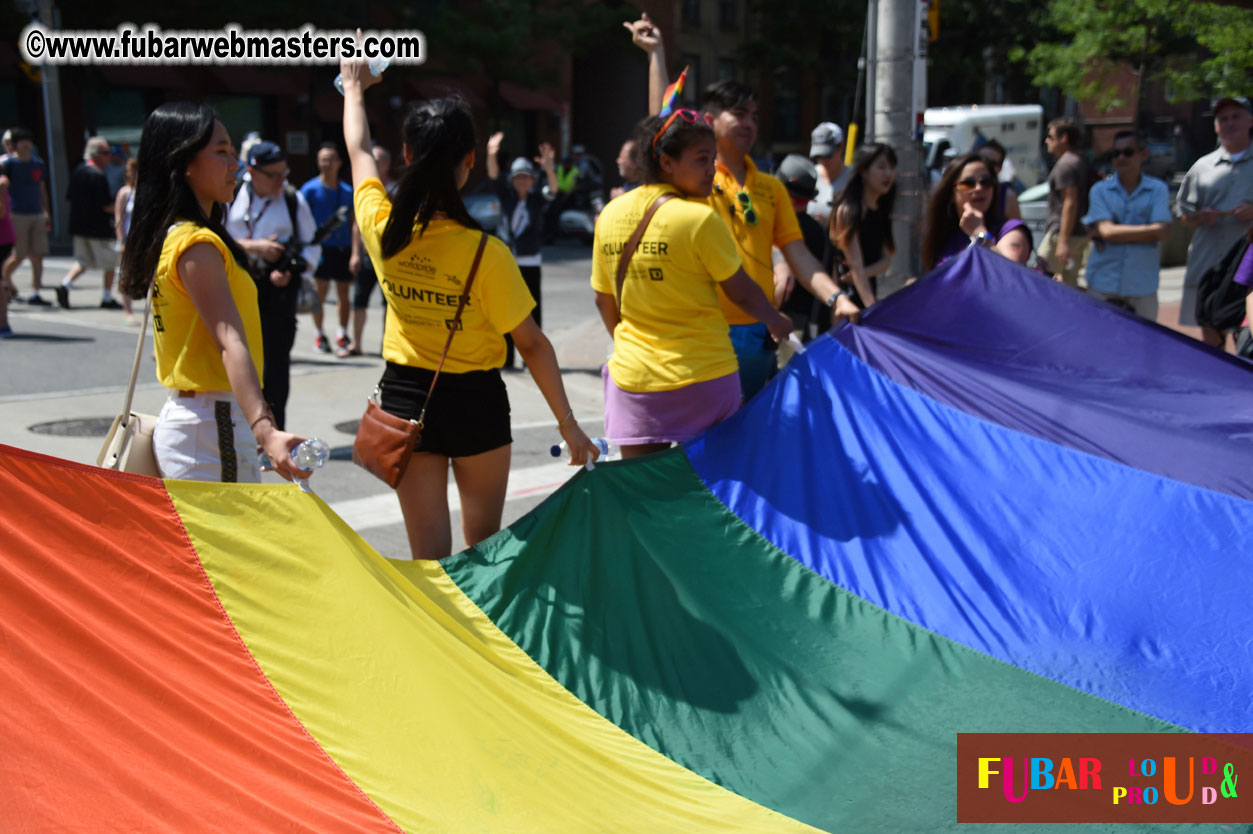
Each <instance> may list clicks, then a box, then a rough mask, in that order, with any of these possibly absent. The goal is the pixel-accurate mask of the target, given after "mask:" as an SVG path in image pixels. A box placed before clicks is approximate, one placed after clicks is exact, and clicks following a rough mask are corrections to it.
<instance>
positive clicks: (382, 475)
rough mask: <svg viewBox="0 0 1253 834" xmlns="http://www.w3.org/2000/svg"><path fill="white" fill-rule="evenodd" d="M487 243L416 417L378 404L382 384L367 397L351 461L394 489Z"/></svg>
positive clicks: (481, 245)
mask: <svg viewBox="0 0 1253 834" xmlns="http://www.w3.org/2000/svg"><path fill="white" fill-rule="evenodd" d="M486 247H487V234H486V233H484V234H483V236H482V237H480V238H479V248H478V250H477V251H476V252H475V253H474V263H473V265H471V267H470V275H469V277H468V278H466V286H465V289H464V290H462V292H461V300H460V301H459V302H458V303H457V315H456V316H454V317H453V320H452V322H450V323H449V325H448V340H447V341H446V342H444V353H443V355H442V356H440V358H439V365H438V366H436V368H435V376H434V377H433V378H432V379H431V385H430V387H429V388H427V390H426V399H425V401H423V403H422V411H421V412H419V414H418V416H417V419H408V420H406V419H405V418H404V417H397V416H396V415H394V414H389V413H387V412H386V411H384V410H383V407H382V406H381V405H379V388H375V389H374V396H372V397H370V398H369V399H368V400H367V401H366V406H365V414H363V415H361V423H360V425H359V426H358V427H357V439H356V441H355V442H354V443H353V444H352V462H353V463H355V464H357V465H358V466H361V467H364V468H365V469H367V470H368V471H369V472H370V473H371V474H373V475H374V476H375V477H377V478H379V479H381V480H382V481H383V482H384V483H386V484H387V485H388V486H390V487H391V488H392V489H395V488H396V485H397V484H399V483H400V479H401V478H403V477H404V476H405V469H406V468H408V466H409V458H411V457H413V450H414V447H415V446H417V445H418V442H419V441H420V440H421V439H422V427H423V425H424V423H425V420H426V410H427V409H428V408H429V407H430V405H431V397H432V396H434V394H435V383H437V382H439V372H440V371H441V370H443V368H444V360H445V359H447V358H448V349H449V348H450V347H452V338H453V336H455V335H457V331H458V330H460V329H461V313H462V311H464V310H465V307H466V301H468V300H469V298H470V287H471V286H472V285H473V284H474V276H475V275H476V274H477V273H478V271H479V262H480V261H482V260H483V250H484V249H485V248H486Z"/></svg>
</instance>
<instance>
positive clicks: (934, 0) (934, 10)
mask: <svg viewBox="0 0 1253 834" xmlns="http://www.w3.org/2000/svg"><path fill="white" fill-rule="evenodd" d="M927 26H928V27H930V29H931V40H932V42H934V41H937V40H939V39H940V0H931V2H930V3H928V4H927Z"/></svg>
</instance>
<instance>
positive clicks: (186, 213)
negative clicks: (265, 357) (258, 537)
mask: <svg viewBox="0 0 1253 834" xmlns="http://www.w3.org/2000/svg"><path fill="white" fill-rule="evenodd" d="M238 166H239V163H238V161H237V158H236V154H235V149H234V148H233V147H231V139H230V136H229V135H228V134H227V132H226V127H225V126H224V125H223V124H222V123H221V122H220V121H218V120H217V117H216V116H215V115H214V113H213V110H212V109H210V108H208V107H205V106H204V105H199V104H192V103H190V102H174V103H171V104H163V105H161V106H160V107H158V108H157V109H156V110H154V111H153V112H152V114H151V115H150V116H149V117H148V120H147V121H146V122H145V123H144V130H143V135H142V137H141V139H140V144H139V171H138V177H137V182H136V184H135V210H134V213H133V214H132V215H131V221H130V230H129V231H128V232H127V235H126V244H125V247H124V248H123V251H122V291H123V292H124V293H126V294H127V295H128V296H130V297H131V298H136V299H139V298H143V297H144V296H145V295H146V294H147V293H148V289H149V285H152V305H151V306H152V311H151V312H152V321H153V346H154V348H155V352H156V360H157V378H158V379H159V380H160V381H161V384H162V385H164V386H165V387H166V388H169V389H170V397H169V399H168V400H166V403H165V406H164V407H163V408H162V409H161V413H160V415H159V416H158V419H157V427H156V430H155V432H154V433H153V438H152V439H153V450H154V453H155V455H156V460H157V466H158V468H159V469H160V471H161V474H162V476H163V477H166V478H180V479H184V480H199V481H240V482H256V481H259V480H260V469H259V468H258V465H257V449H258V447H260V449H261V450H263V451H264V452H265V454H266V456H267V457H268V458H269V460H270V462H271V465H272V466H273V467H274V469H275V471H277V472H278V473H279V474H280V475H282V476H283V477H284V478H286V479H288V480H291V479H292V478H293V477H296V478H307V477H308V476H309V473H308V472H306V471H304V470H301V469H298V468H296V465H295V464H294V463H293V462H292V460H291V450H292V449H293V448H295V447H296V446H297V445H298V444H299V443H300V442H301V441H302V440H303V439H304V438H302V437H298V436H296V435H292V434H288V433H287V432H283V431H279V430H278V428H277V427H276V426H275V425H274V417H273V415H272V414H271V413H270V408H269V406H268V405H266V402H265V399H264V397H262V395H261V382H260V380H261V371H262V359H261V355H262V354H261V322H260V316H259V314H258V312H257V290H256V285H255V284H253V281H252V278H251V277H250V276H249V274H248V271H247V270H246V269H244V268H243V267H242V266H240V264H242V263H245V262H246V261H245V259H244V253H243V251H242V250H241V249H240V247H239V244H237V243H236V242H235V241H234V240H233V239H232V238H231V236H230V235H229V234H227V232H226V229H225V228H223V226H222V218H223V204H224V203H229V202H230V201H231V199H232V197H233V192H234V187H235V169H236V168H237V167H238Z"/></svg>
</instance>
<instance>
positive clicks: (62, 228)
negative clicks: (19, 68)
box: [39, 0, 70, 244]
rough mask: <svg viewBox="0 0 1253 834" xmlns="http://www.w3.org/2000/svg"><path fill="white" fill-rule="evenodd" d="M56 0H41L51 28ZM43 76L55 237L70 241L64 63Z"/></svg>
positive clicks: (41, 15)
mask: <svg viewBox="0 0 1253 834" xmlns="http://www.w3.org/2000/svg"><path fill="white" fill-rule="evenodd" d="M57 17H58V16H57V13H56V10H55V9H54V8H53V0H39V21H40V22H41V23H43V25H44V26H47V27H48V28H49V29H55V28H58V25H59V23H60V21H59V20H58V19H57ZM39 75H40V77H41V78H42V79H43V85H42V86H43V105H44V130H45V133H44V137H45V145H44V154H46V156H45V159H44V161H45V162H47V164H48V174H49V177H48V178H49V180H50V182H49V183H48V200H49V202H51V204H52V224H53V225H52V239H53V241H54V242H56V243H58V244H64V243H67V242H68V240H67V234H68V231H69V230H68V228H67V226H66V223H67V219H68V217H69V215H68V214H67V213H66V211H65V187H66V185H68V184H69V181H70V174H69V167H68V164H67V162H66V158H65V125H64V123H63V122H62V119H61V76H60V67H58V66H57V65H55V64H44V65H43V66H42V67H40V72H39Z"/></svg>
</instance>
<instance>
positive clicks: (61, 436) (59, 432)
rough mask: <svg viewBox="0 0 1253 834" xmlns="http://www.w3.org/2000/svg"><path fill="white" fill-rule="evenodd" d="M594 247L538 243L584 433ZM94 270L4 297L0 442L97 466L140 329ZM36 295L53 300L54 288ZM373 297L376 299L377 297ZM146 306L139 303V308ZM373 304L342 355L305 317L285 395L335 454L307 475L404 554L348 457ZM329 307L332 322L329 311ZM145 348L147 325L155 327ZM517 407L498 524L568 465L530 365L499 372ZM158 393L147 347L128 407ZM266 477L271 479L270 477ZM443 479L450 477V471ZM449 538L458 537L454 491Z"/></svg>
mask: <svg viewBox="0 0 1253 834" xmlns="http://www.w3.org/2000/svg"><path fill="white" fill-rule="evenodd" d="M590 252H591V250H590V248H588V247H584V246H579V245H577V244H569V245H564V244H563V245H558V246H554V247H550V248H548V249H545V251H544V278H543V311H544V323H545V332H546V333H547V334H548V336H549V339H550V340H551V341H552V342H553V345H554V347H555V348H556V349H557V353H558V359H559V361H560V362H561V364H562V368H563V372H564V373H563V377H564V381H565V385H566V389H567V393H568V395H569V396H570V400H571V403H572V404H573V406H574V409H575V413H576V414H578V415H579V418H580V422H581V423H582V425H583V427H584V429H585V430H586V431H587V432H588V433H589V434H592V435H598V434H600V433H601V432H602V431H603V424H602V415H603V411H602V408H603V397H602V393H601V380H600V365H601V364H602V363H603V361H604V358H605V355H606V354H607V352H608V350H609V348H610V341H609V339H608V336H606V335H605V333H604V328H603V327H602V326H601V325H600V320H599V317H598V316H597V315H596V311H595V308H594V307H593V305H592V301H591V288H590V287H589V286H588V276H589V274H590V264H591V258H590ZM71 263H72V261H71V260H70V259H69V258H60V257H53V258H49V259H47V262H46V263H45V269H44V283H45V286H46V287H51V286H53V285H55V284H57V283H59V282H60V280H61V276H63V275H64V274H65V271H66V270H67V269H68V268H69V266H70V264H71ZM15 281H16V283H17V285H18V287H19V289H20V290H21V291H22V292H23V294H24V296H25V294H27V293H28V291H29V287H30V272H29V268H28V267H26V266H23V267H22V268H21V269H19V270H18V272H17V274H16V276H15ZM100 288H101V275H100V273H99V272H95V271H93V272H90V273H88V274H86V275H84V276H83V277H81V278H80V279H79V280H78V282H77V283H76V284H75V286H74V289H73V291H72V293H71V299H70V300H71V309H69V310H62V309H60V308H57V307H55V306H53V307H50V308H49V307H44V308H37V307H32V306H30V305H28V304H24V303H14V304H11V305H10V306H9V319H10V324H11V326H12V327H13V330H14V331H15V332H16V334H17V335H15V336H14V337H13V338H10V339H6V340H3V341H0V357H3V360H4V368H5V372H4V374H2V375H0V443H4V444H7V445H11V446H16V447H19V448H23V449H29V450H32V451H36V452H40V453H44V454H49V455H54V456H56V457H61V458H66V459H69V460H75V461H80V462H88V463H94V462H95V458H96V454H97V453H98V452H99V449H100V445H101V443H102V442H103V438H104V433H105V431H106V430H107V428H108V425H109V423H110V422H111V421H112V419H113V417H114V415H116V414H117V413H118V412H119V411H120V410H121V406H122V399H123V396H124V393H125V388H126V382H127V379H128V375H129V373H130V366H131V360H132V358H133V356H134V350H135V339H136V336H137V328H135V327H131V326H128V325H127V324H126V323H125V320H124V317H123V314H122V313H121V312H120V311H111V310H101V309H99V307H98V305H99V303H100ZM43 295H44V297H45V298H46V299H47V300H49V301H53V302H55V297H54V295H53V293H52V292H51V290H50V289H45V291H44V293H43ZM374 301H375V304H376V305H377V304H380V303H381V302H379V301H378V294H377V293H376V294H375V297H374ZM141 308H142V302H140V303H139V304H138V305H137V312H138V311H141ZM380 313H381V307H372V308H371V310H370V313H369V317H368V319H367V324H366V335H365V338H364V339H363V341H364V343H365V349H366V351H367V355H366V356H363V357H355V358H353V359H348V360H339V359H336V358H335V357H334V356H328V355H325V354H320V353H317V352H316V351H315V350H314V349H313V344H312V342H313V337H312V325H311V323H310V322H309V321H308V320H307V317H305V316H302V317H301V321H300V331H299V334H298V336H297V343H296V347H295V349H294V350H293V352H292V363H293V364H292V373H293V379H292V396H291V400H290V402H289V405H288V422H289V424H290V425H289V428H290V429H291V430H293V431H295V432H297V433H300V434H304V435H316V436H318V437H321V438H322V439H324V440H325V441H326V442H327V443H328V444H329V445H330V446H331V448H332V455H331V460H330V462H329V463H328V464H327V465H326V467H325V468H324V469H323V470H322V471H320V472H318V473H316V474H315V476H314V478H313V479H312V485H313V488H314V489H315V490H316V491H317V493H318V495H319V496H320V497H321V498H322V499H323V500H325V501H326V502H327V503H328V504H330V505H331V507H332V508H333V509H335V510H336V512H338V513H339V515H341V516H342V517H343V518H344V519H345V520H346V521H347V522H348V523H349V524H350V525H351V526H352V527H353V528H354V529H355V530H357V531H358V532H359V533H360V534H361V535H362V537H363V538H365V539H366V541H368V542H369V543H370V544H372V545H373V546H374V547H375V548H376V549H377V550H378V551H379V552H380V553H382V554H384V555H386V556H391V557H394V558H407V557H408V541H407V539H406V536H405V530H404V524H403V521H402V519H401V515H400V507H399V505H398V503H397V501H396V498H395V495H394V493H393V492H392V491H391V490H390V489H388V487H387V486H386V485H384V484H383V483H381V482H379V481H377V480H375V479H374V478H373V477H372V476H371V475H369V474H368V473H367V472H365V471H364V470H362V469H359V468H358V467H356V466H354V465H353V464H352V462H351V444H352V439H353V432H354V431H355V423H356V421H357V419H358V418H359V417H360V416H361V412H362V410H363V409H364V407H365V398H366V397H367V396H368V395H369V394H370V392H371V391H372V390H373V389H374V384H375V382H377V380H378V378H379V376H380V375H381V374H382V370H383V360H382V358H381V357H380V356H379V355H378V351H379V350H380V349H381V344H382V325H381V315H380ZM335 314H336V311H335V308H334V306H331V307H329V308H328V310H327V321H328V322H331V321H334V316H335ZM148 344H149V346H150V345H151V333H150V334H149V342H148ZM506 384H507V386H508V388H509V397H510V402H511V407H512V420H513V427H514V428H513V437H514V444H513V463H512V467H511V470H510V484H509V497H508V501H507V503H506V505H505V518H504V523H505V524H506V525H508V524H510V523H512V522H513V521H514V520H516V519H518V518H520V517H521V516H522V515H524V514H526V513H527V512H529V511H530V510H531V509H532V508H534V507H535V506H536V505H537V504H539V503H540V502H541V501H542V500H543V499H544V498H545V497H546V496H547V495H548V494H550V493H551V492H552V491H553V490H554V489H556V488H557V487H558V486H560V485H561V483H563V482H564V481H565V480H566V478H568V477H569V476H570V475H571V474H572V473H573V472H574V470H573V469H571V468H570V467H568V466H563V465H562V463H561V462H559V461H555V460H554V459H553V458H552V457H551V456H550V454H549V447H550V446H551V445H552V444H553V443H557V442H560V440H561V438H560V436H559V435H558V434H557V431H556V428H555V421H554V419H553V417H552V414H551V413H550V412H549V411H548V407H547V405H546V404H545V403H544V401H543V398H542V397H541V396H540V394H539V390H538V389H537V388H536V386H535V384H534V382H533V381H532V380H531V377H530V375H529V374H527V373H526V372H524V371H523V372H513V373H507V374H506ZM165 395H166V392H165V389H164V388H162V387H161V386H160V385H159V384H158V383H157V382H156V379H155V370H154V366H153V362H152V358H151V348H150V347H149V348H148V349H146V350H145V352H144V360H143V362H142V363H141V366H140V372H139V384H138V386H137V388H136V395H135V397H136V399H135V408H136V409H138V410H141V411H149V412H152V413H156V412H157V411H158V410H160V407H161V403H162V402H163V401H164V399H165ZM264 477H265V478H267V479H272V480H274V481H275V482H279V481H280V480H281V479H279V478H278V477H277V476H274V475H266V476H264ZM450 483H451V481H450ZM449 497H450V506H451V507H452V508H453V528H454V546H455V547H456V548H457V549H460V548H461V547H462V539H461V534H460V529H459V527H460V518H459V513H457V512H456V506H457V499H456V491H455V488H450V491H449Z"/></svg>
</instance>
